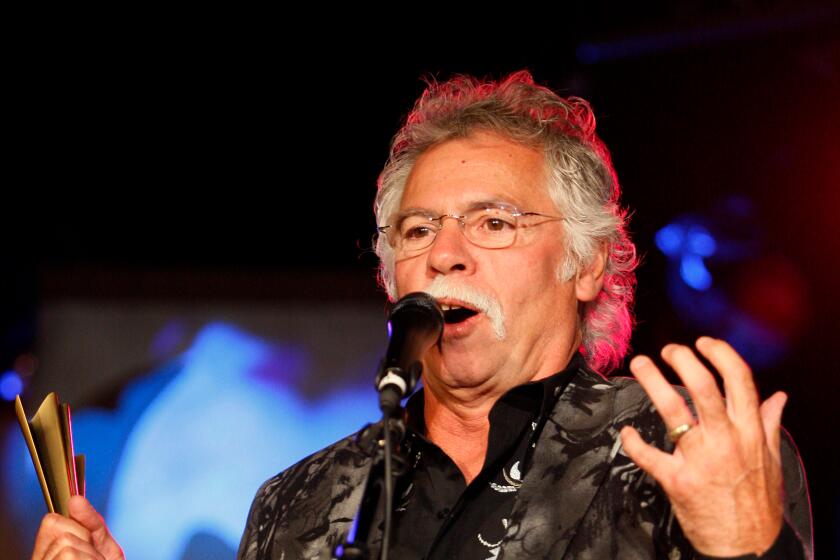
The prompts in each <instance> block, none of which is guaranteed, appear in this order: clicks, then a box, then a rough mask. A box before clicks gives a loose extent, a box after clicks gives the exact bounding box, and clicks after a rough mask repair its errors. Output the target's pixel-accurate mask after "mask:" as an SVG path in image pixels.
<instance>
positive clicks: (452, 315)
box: [440, 304, 478, 325]
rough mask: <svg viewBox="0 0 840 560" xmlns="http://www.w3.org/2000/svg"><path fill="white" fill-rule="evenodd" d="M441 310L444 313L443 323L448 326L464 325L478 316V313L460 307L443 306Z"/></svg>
mask: <svg viewBox="0 0 840 560" xmlns="http://www.w3.org/2000/svg"><path fill="white" fill-rule="evenodd" d="M440 308H441V310H442V311H443V322H444V323H446V324H448V325H451V324H455V323H462V322H464V321H466V320H467V319H469V318H470V317H472V316H473V315H478V311H475V310H474V309H469V308H467V307H461V306H458V305H446V304H441V306H440Z"/></svg>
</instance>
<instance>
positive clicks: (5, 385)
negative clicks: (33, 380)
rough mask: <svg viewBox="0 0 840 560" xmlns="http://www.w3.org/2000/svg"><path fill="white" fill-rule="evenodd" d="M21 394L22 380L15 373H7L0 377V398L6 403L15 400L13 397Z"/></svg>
mask: <svg viewBox="0 0 840 560" xmlns="http://www.w3.org/2000/svg"><path fill="white" fill-rule="evenodd" d="M22 392H23V379H21V378H20V375H18V374H17V372H16V371H7V372H6V373H4V374H3V375H2V376H0V397H2V398H3V400H6V401H12V400H14V399H15V395H19V394H20V393H22Z"/></svg>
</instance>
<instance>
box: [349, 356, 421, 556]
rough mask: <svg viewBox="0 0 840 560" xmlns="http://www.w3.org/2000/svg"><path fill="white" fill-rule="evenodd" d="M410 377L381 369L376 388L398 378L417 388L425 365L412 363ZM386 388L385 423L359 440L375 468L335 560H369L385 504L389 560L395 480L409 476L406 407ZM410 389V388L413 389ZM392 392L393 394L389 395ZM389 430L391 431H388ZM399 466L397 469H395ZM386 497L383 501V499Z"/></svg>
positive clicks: (364, 432) (384, 549)
mask: <svg viewBox="0 0 840 560" xmlns="http://www.w3.org/2000/svg"><path fill="white" fill-rule="evenodd" d="M408 369H409V374H408V375H407V376H406V375H405V374H404V373H403V371H402V370H401V369H400V368H395V367H390V368H385V367H384V365H383V366H381V367H380V372H379V374H378V375H377V376H376V385H377V387H379V386H380V383H381V382H382V380H383V379H385V378H388V377H389V376H393V375H398V376H399V377H401V378H403V379H410V380H414V382H412V381H409V383H408V384H409V385H410V386H411V388H413V385H414V383H415V382H416V380H417V379H418V378H419V377H420V370H421V369H422V366H421V364H420V363H419V362H416V363H415V364H412V366H411V367H409V368H408ZM389 389H391V388H390V387H386V388H385V389H384V390H383V391H382V396H381V397H380V408H381V409H382V420H380V421H379V422H376V423H374V424H368V425H367V426H365V427H364V428H363V429H362V431H361V432H360V433H359V436H358V437H357V438H356V443H357V445H358V446H359V447H360V448H361V449H362V450H363V451H364V452H365V453H367V454H368V456H370V457H371V467H370V471H369V472H368V478H367V481H366V483H365V490H364V493H363V494H362V501H361V503H360V505H359V510H358V512H357V513H356V517H355V518H354V520H353V525H352V526H351V528H350V532H349V533H348V535H347V537H346V538H345V539H344V540H343V541H342V542H341V543H340V544H339V545H338V546H336V547H335V549H334V550H333V559H346V560H369V559H370V549H369V546H370V535H371V529H372V528H373V524H374V521H375V520H376V518H377V513H378V512H379V506H380V504H381V503H382V502H383V501H384V508H383V511H384V530H383V533H382V544H381V547H380V556H379V557H380V559H381V560H387V558H388V548H389V546H390V542H391V534H390V533H391V525H392V522H391V515H392V513H393V503H394V480H395V479H396V478H397V477H398V476H400V475H402V474H404V473H405V471H406V467H407V465H408V461H407V459H406V457H404V456H403V453H402V452H403V450H402V447H401V446H400V445H399V444H400V443H401V442H402V440H403V437H404V436H405V423H404V422H403V408H402V407H401V406H400V404H399V403H400V394H399V392H397V391H393V392H391V391H389ZM409 390H410V389H409ZM385 393H390V394H387V395H386V394H385ZM386 427H387V428H386ZM395 464H396V467H395ZM380 497H382V498H383V499H380Z"/></svg>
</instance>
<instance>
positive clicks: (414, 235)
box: [377, 204, 563, 258]
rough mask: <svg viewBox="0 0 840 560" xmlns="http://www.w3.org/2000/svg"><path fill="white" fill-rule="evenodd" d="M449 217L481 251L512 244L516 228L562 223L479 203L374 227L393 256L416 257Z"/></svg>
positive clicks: (429, 245)
mask: <svg viewBox="0 0 840 560" xmlns="http://www.w3.org/2000/svg"><path fill="white" fill-rule="evenodd" d="M531 217H541V218H546V219H545V220H542V221H540V222H537V223H527V222H528V218H531ZM447 218H452V219H454V220H458V223H459V224H461V231H462V232H463V234H464V237H466V238H467V239H468V240H469V241H470V242H471V243H473V244H474V245H477V246H479V247H483V248H485V249H504V248H505V247H510V246H511V245H513V244H514V242H515V241H516V234H517V232H518V231H519V230H520V229H524V228H526V227H532V226H536V225H540V224H542V223H545V222H546V221H554V220H562V219H563V218H560V217H557V216H548V215H546V214H539V213H537V212H521V211H519V210H518V209H516V208H514V207H512V206H507V205H504V204H481V205H479V206H476V207H473V208H471V209H469V210H467V211H466V212H465V213H464V214H463V215H458V214H443V215H442V216H438V217H436V218H435V217H432V216H429V215H428V214H423V213H419V212H416V213H409V214H405V215H398V216H397V218H396V220H394V223H392V224H389V225H386V226H381V227H379V228H377V229H378V230H379V232H380V233H384V234H385V235H386V236H387V238H388V242H389V243H390V245H391V247H393V248H394V250H395V251H396V252H397V257H398V258H399V257H411V256H415V255H419V254H420V253H422V252H423V251H425V250H426V249H428V248H429V247H431V246H432V243H434V241H435V237H436V236H437V234H438V232H439V231H440V230H441V229H443V220H445V219H447Z"/></svg>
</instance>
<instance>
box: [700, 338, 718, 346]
mask: <svg viewBox="0 0 840 560" xmlns="http://www.w3.org/2000/svg"><path fill="white" fill-rule="evenodd" d="M714 341H715V339H714V338H712V337H710V336H701V337H700V338H698V339H697V347H698V348H700V347H701V346H709V345H710V344H712V343H713V342H714Z"/></svg>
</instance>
